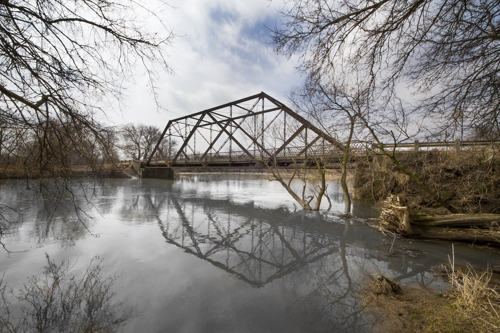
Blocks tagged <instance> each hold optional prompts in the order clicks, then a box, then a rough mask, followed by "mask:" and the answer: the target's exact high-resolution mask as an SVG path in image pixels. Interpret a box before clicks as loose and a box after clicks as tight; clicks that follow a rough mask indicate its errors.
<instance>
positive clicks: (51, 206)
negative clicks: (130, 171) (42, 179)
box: [0, 181, 96, 246]
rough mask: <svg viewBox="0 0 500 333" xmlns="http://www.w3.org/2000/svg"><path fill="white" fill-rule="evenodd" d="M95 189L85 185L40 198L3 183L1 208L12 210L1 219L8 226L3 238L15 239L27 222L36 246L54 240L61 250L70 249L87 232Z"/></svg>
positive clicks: (18, 184)
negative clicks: (64, 247)
mask: <svg viewBox="0 0 500 333" xmlns="http://www.w3.org/2000/svg"><path fill="white" fill-rule="evenodd" d="M56 185H57V184H56ZM56 185H54V186H56ZM45 186H48V185H47V184H45ZM66 186H71V184H69V183H67V184H66ZM95 188H96V187H95V184H94V183H93V182H92V181H89V182H88V183H87V184H83V183H77V184H74V186H72V187H71V188H68V191H67V192H65V193H63V194H61V193H60V192H58V191H55V190H54V191H53V192H54V195H48V194H45V195H43V196H42V195H40V193H39V192H38V191H34V190H30V189H29V188H27V185H26V183H25V182H21V181H7V182H3V183H2V184H1V187H0V197H1V199H2V202H1V205H3V206H5V207H12V208H13V209H12V210H11V211H9V213H10V214H9V215H4V218H5V220H7V221H8V222H9V223H10V226H9V228H8V229H7V234H6V235H5V236H8V237H17V236H18V235H17V234H18V233H19V228H20V226H21V225H23V223H24V222H27V221H29V222H31V223H30V225H29V231H28V233H29V237H30V238H32V239H35V241H36V242H37V243H38V244H41V243H44V242H46V241H48V240H54V239H57V240H59V241H61V243H62V245H63V246H72V245H74V242H75V241H76V240H78V239H80V238H83V237H85V236H86V235H87V234H88V232H89V231H88V229H87V228H88V226H89V224H90V223H91V222H92V218H91V217H90V216H89V214H88V212H90V211H91V210H92V209H93V205H92V197H93V193H94V191H95ZM49 190H51V189H50V188H48V189H47V190H46V191H47V192H48V191H49Z"/></svg>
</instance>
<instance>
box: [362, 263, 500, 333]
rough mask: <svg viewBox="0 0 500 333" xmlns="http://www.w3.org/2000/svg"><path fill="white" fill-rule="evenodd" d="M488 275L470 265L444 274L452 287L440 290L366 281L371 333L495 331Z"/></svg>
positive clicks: (499, 314) (495, 305) (496, 310)
mask: <svg viewBox="0 0 500 333" xmlns="http://www.w3.org/2000/svg"><path fill="white" fill-rule="evenodd" d="M491 277H492V273H491V272H489V271H486V272H477V271H475V270H473V269H471V268H467V269H466V270H464V271H460V270H457V271H455V274H445V278H448V279H449V280H450V284H451V285H452V288H451V290H450V291H447V292H444V293H439V292H435V291H432V290H430V289H426V288H423V287H421V288H418V287H410V286H404V285H403V286H399V285H395V284H394V286H393V287H390V285H389V283H391V285H392V284H393V282H387V281H386V280H385V278H384V277H379V278H377V279H376V280H375V281H373V282H372V283H370V285H369V286H368V288H367V291H366V293H365V296H364V299H363V302H364V306H365V309H366V311H368V312H369V313H370V314H372V315H373V316H374V317H375V318H377V320H376V322H375V325H374V327H373V330H372V332H374V333H378V332H380V333H382V332H384V333H392V332H394V333H396V332H419V333H420V332H429V333H430V332H432V333H440V332H443V333H444V332H498V331H499V330H500V298H499V296H500V295H499V293H498V290H499V289H498V286H496V285H492V284H491ZM389 281H390V280H389Z"/></svg>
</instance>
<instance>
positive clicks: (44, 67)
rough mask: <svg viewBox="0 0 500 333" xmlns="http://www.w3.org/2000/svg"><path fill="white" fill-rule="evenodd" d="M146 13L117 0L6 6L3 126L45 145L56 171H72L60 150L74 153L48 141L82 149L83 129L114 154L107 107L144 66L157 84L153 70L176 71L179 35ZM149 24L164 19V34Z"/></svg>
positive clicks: (1, 41)
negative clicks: (172, 46) (171, 61)
mask: <svg viewBox="0 0 500 333" xmlns="http://www.w3.org/2000/svg"><path fill="white" fill-rule="evenodd" d="M146 6H147V5H141V4H139V3H136V2H127V3H123V2H121V1H111V0H102V1H65V0H54V1H46V0H42V1H28V0H8V1H1V2H0V21H1V24H0V59H1V61H0V127H2V128H5V127H9V128H11V129H12V128H13V129H16V130H18V131H19V130H20V131H24V135H23V136H22V138H21V139H23V138H33V140H35V141H37V142H38V143H39V146H40V149H41V150H42V151H41V152H38V155H39V156H40V157H42V156H51V157H52V159H51V160H50V164H64V161H62V160H58V159H57V158H58V157H60V156H64V155H65V151H64V150H60V151H59V152H58V153H55V150H57V149H59V148H62V147H64V149H66V146H65V145H54V144H53V142H55V141H54V140H48V139H47V138H48V137H49V136H52V137H53V138H54V139H55V140H56V141H57V140H62V139H64V138H70V139H69V144H71V145H76V144H77V143H78V138H75V137H74V136H73V135H72V132H71V131H74V130H75V129H78V130H81V131H85V133H86V137H87V138H89V136H93V139H91V141H93V142H94V143H95V144H98V145H100V146H101V149H104V150H106V147H107V146H108V145H107V143H108V141H109V140H108V139H109V137H108V136H107V132H106V131H103V129H102V126H101V125H100V124H99V122H98V121H97V120H96V117H95V116H96V115H97V114H98V113H99V112H104V110H105V107H106V106H107V103H106V102H104V101H107V100H109V98H113V97H119V96H120V94H121V90H122V86H123V82H124V80H127V79H130V78H131V77H132V75H133V74H134V73H133V71H134V68H135V67H136V62H137V61H140V62H141V63H142V64H144V65H145V66H146V69H147V71H148V73H149V74H150V78H151V80H153V79H154V75H153V72H152V71H151V70H150V68H151V66H152V65H153V63H154V64H159V65H160V66H161V67H160V68H163V70H165V71H167V72H169V71H170V68H169V67H168V65H167V63H166V62H165V59H164V56H163V54H164V53H163V51H164V48H165V46H168V45H169V43H170V42H171V39H172V34H171V33H170V32H169V30H168V29H167V28H166V27H165V26H164V25H161V18H160V17H157V14H156V13H158V12H156V11H155V13H153V12H152V11H149V10H148V9H147V7H146ZM150 8H153V7H150ZM155 8H157V7H156V6H155ZM145 17H149V18H150V22H151V18H152V19H156V22H157V23H158V24H160V25H159V26H160V27H161V29H160V31H158V29H156V28H155V30H154V31H148V29H146V27H145V26H144V25H143V23H142V22H144V21H143V20H144V18H145ZM153 26H154V25H153ZM156 70H158V68H156ZM55 124H58V125H57V126H58V129H57V130H54V127H55V126H56V125H55ZM7 125H8V126H7ZM40 162H41V163H39V166H42V167H43V166H44V165H45V164H46V163H43V158H41V159H40Z"/></svg>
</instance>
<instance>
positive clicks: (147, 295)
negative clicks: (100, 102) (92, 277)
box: [0, 174, 500, 333]
mask: <svg viewBox="0 0 500 333" xmlns="http://www.w3.org/2000/svg"><path fill="white" fill-rule="evenodd" d="M83 185H84V186H86V187H87V188H86V190H85V191H82V192H81V193H80V194H85V195H86V198H85V200H80V201H79V202H78V204H76V205H75V200H74V198H67V197H65V198H62V199H60V200H55V199H54V198H47V197H45V198H43V197H41V196H40V195H38V191H37V189H32V190H29V189H27V188H28V187H29V186H27V183H26V182H23V181H2V182H0V201H1V203H2V205H3V206H1V212H2V214H3V216H4V217H6V218H7V219H8V220H9V221H11V222H15V223H13V224H12V225H11V226H10V228H9V229H8V232H7V233H6V234H5V235H3V236H2V242H3V244H4V245H5V248H6V249H7V250H8V251H7V250H3V252H2V254H1V255H0V270H1V272H2V273H3V285H6V286H8V288H9V290H12V292H13V293H14V294H16V293H19V292H20V290H22V289H21V287H22V285H23V284H25V283H26V282H27V281H28V279H29V278H30V277H33V276H43V271H44V266H46V265H47V260H46V255H48V256H50V258H51V259H52V260H54V262H56V263H60V262H63V261H65V262H67V263H68V269H69V270H70V271H71V272H72V273H74V274H76V275H78V274H80V275H81V274H83V272H85V269H86V268H87V267H88V266H89V263H90V262H91V261H92V259H93V258H94V260H98V261H100V262H101V265H102V272H101V273H102V275H103V276H104V277H114V280H113V284H112V289H113V291H114V295H113V297H112V299H111V301H110V302H111V303H112V304H120V305H121V307H116V309H117V311H124V310H123V309H124V307H125V308H126V309H127V311H129V312H127V313H128V315H127V316H128V317H127V320H126V322H125V324H124V326H123V327H120V329H119V330H120V331H123V332H219V333H220V332H370V331H371V329H372V327H373V325H375V324H376V321H377V318H375V317H373V316H371V315H370V314H368V313H365V311H364V310H363V306H362V301H361V295H362V294H363V292H364V290H365V287H366V284H367V283H368V282H369V281H370V279H372V278H374V277H376V276H377V275H379V274H384V275H386V276H388V277H390V278H392V279H394V280H396V281H397V282H398V283H401V284H408V285H413V286H422V287H425V288H432V289H437V290H444V289H446V288H448V286H447V284H446V283H444V282H443V281H441V280H440V279H439V278H438V277H436V276H435V275H434V274H433V269H435V268H437V267H439V266H440V265H442V264H445V263H447V262H448V260H449V257H450V256H451V254H452V247H451V244H450V243H439V242H424V241H415V240H411V241H410V240H406V239H394V238H393V237H390V236H384V235H383V234H381V233H380V232H379V231H377V230H376V229H374V228H372V227H370V226H368V225H367V223H366V222H367V221H368V219H369V218H372V217H374V216H376V215H377V210H376V209H375V208H373V207H371V205H369V204H367V203H363V202H354V204H353V215H354V217H353V218H346V217H342V214H340V213H341V211H342V210H343V207H344V204H343V197H342V194H341V189H340V187H339V184H338V183H337V182H336V181H332V182H331V183H330V185H329V195H330V197H331V199H332V204H333V206H332V210H331V211H329V212H327V211H320V212H304V211H302V210H301V209H299V207H298V206H297V205H296V204H295V203H294V202H293V199H291V198H290V197H289V195H288V194H287V193H286V191H285V190H284V189H283V188H282V187H281V185H280V184H279V183H277V182H270V181H268V180H266V179H265V178H263V177H262V176H257V175H244V174H242V175H238V174H225V175H220V174H219V175H217V174H198V175H180V176H179V177H178V178H177V179H176V180H174V181H170V180H155V179H112V180H106V182H105V183H104V184H94V183H92V182H90V181H88V182H84V183H83ZM33 186H34V185H33ZM75 192H76V191H75ZM13 209H15V210H13ZM454 256H455V260H456V262H457V264H465V263H466V262H467V263H470V264H472V265H474V266H475V267H486V265H487V264H492V265H499V264H500V260H499V256H498V255H497V254H491V253H489V252H486V251H485V250H481V249H478V248H476V247H471V246H467V245H463V244H455V245H454ZM18 303H19V304H18ZM21 303H22V302H17V303H16V301H15V300H13V301H12V304H11V307H13V308H14V309H17V310H16V311H19V309H20V305H21ZM112 309H113V308H111V310H110V311H112ZM14 317H15V311H14Z"/></svg>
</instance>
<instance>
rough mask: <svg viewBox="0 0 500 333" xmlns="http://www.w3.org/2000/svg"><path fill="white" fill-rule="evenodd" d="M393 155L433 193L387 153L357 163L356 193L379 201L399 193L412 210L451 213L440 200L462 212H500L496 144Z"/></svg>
mask: <svg viewBox="0 0 500 333" xmlns="http://www.w3.org/2000/svg"><path fill="white" fill-rule="evenodd" d="M395 156H396V158H397V159H398V161H399V163H401V164H402V165H403V166H404V167H405V168H406V169H408V170H409V171H411V172H412V173H413V174H415V175H416V176H418V178H419V179H421V180H422V182H423V183H424V184H425V185H426V186H427V187H428V188H430V189H431V190H432V191H433V192H434V193H435V195H434V196H431V195H429V194H428V193H427V192H426V191H425V190H424V189H423V187H422V186H421V185H419V184H417V182H415V181H414V180H412V179H411V178H410V177H409V176H408V175H406V174H404V173H403V172H401V171H400V170H399V169H398V168H397V167H396V166H395V165H394V163H392V162H391V161H390V160H389V159H388V158H386V157H385V156H379V155H375V156H369V158H367V159H366V160H364V161H362V162H361V163H360V164H358V170H357V171H358V172H357V175H356V185H355V187H356V189H355V193H356V197H357V198H361V199H371V200H373V201H375V202H377V203H381V202H382V201H384V200H386V198H387V197H389V196H390V195H393V196H397V197H399V200H400V203H401V205H402V206H406V207H408V210H409V213H410V215H411V216H412V215H416V214H449V213H450V212H449V211H448V210H447V209H446V208H444V207H443V206H442V205H441V204H440V203H439V201H438V199H439V200H443V201H445V202H446V203H447V204H449V205H451V206H453V207H454V208H455V209H456V210H457V211H458V212H460V213H474V214H477V213H493V214H498V213H500V152H499V151H498V148H496V149H488V150H486V149H483V150H479V149H478V150H462V151H460V152H456V151H440V150H431V151H418V152H414V151H412V152H409V151H407V152H399V153H396V155H395Z"/></svg>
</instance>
